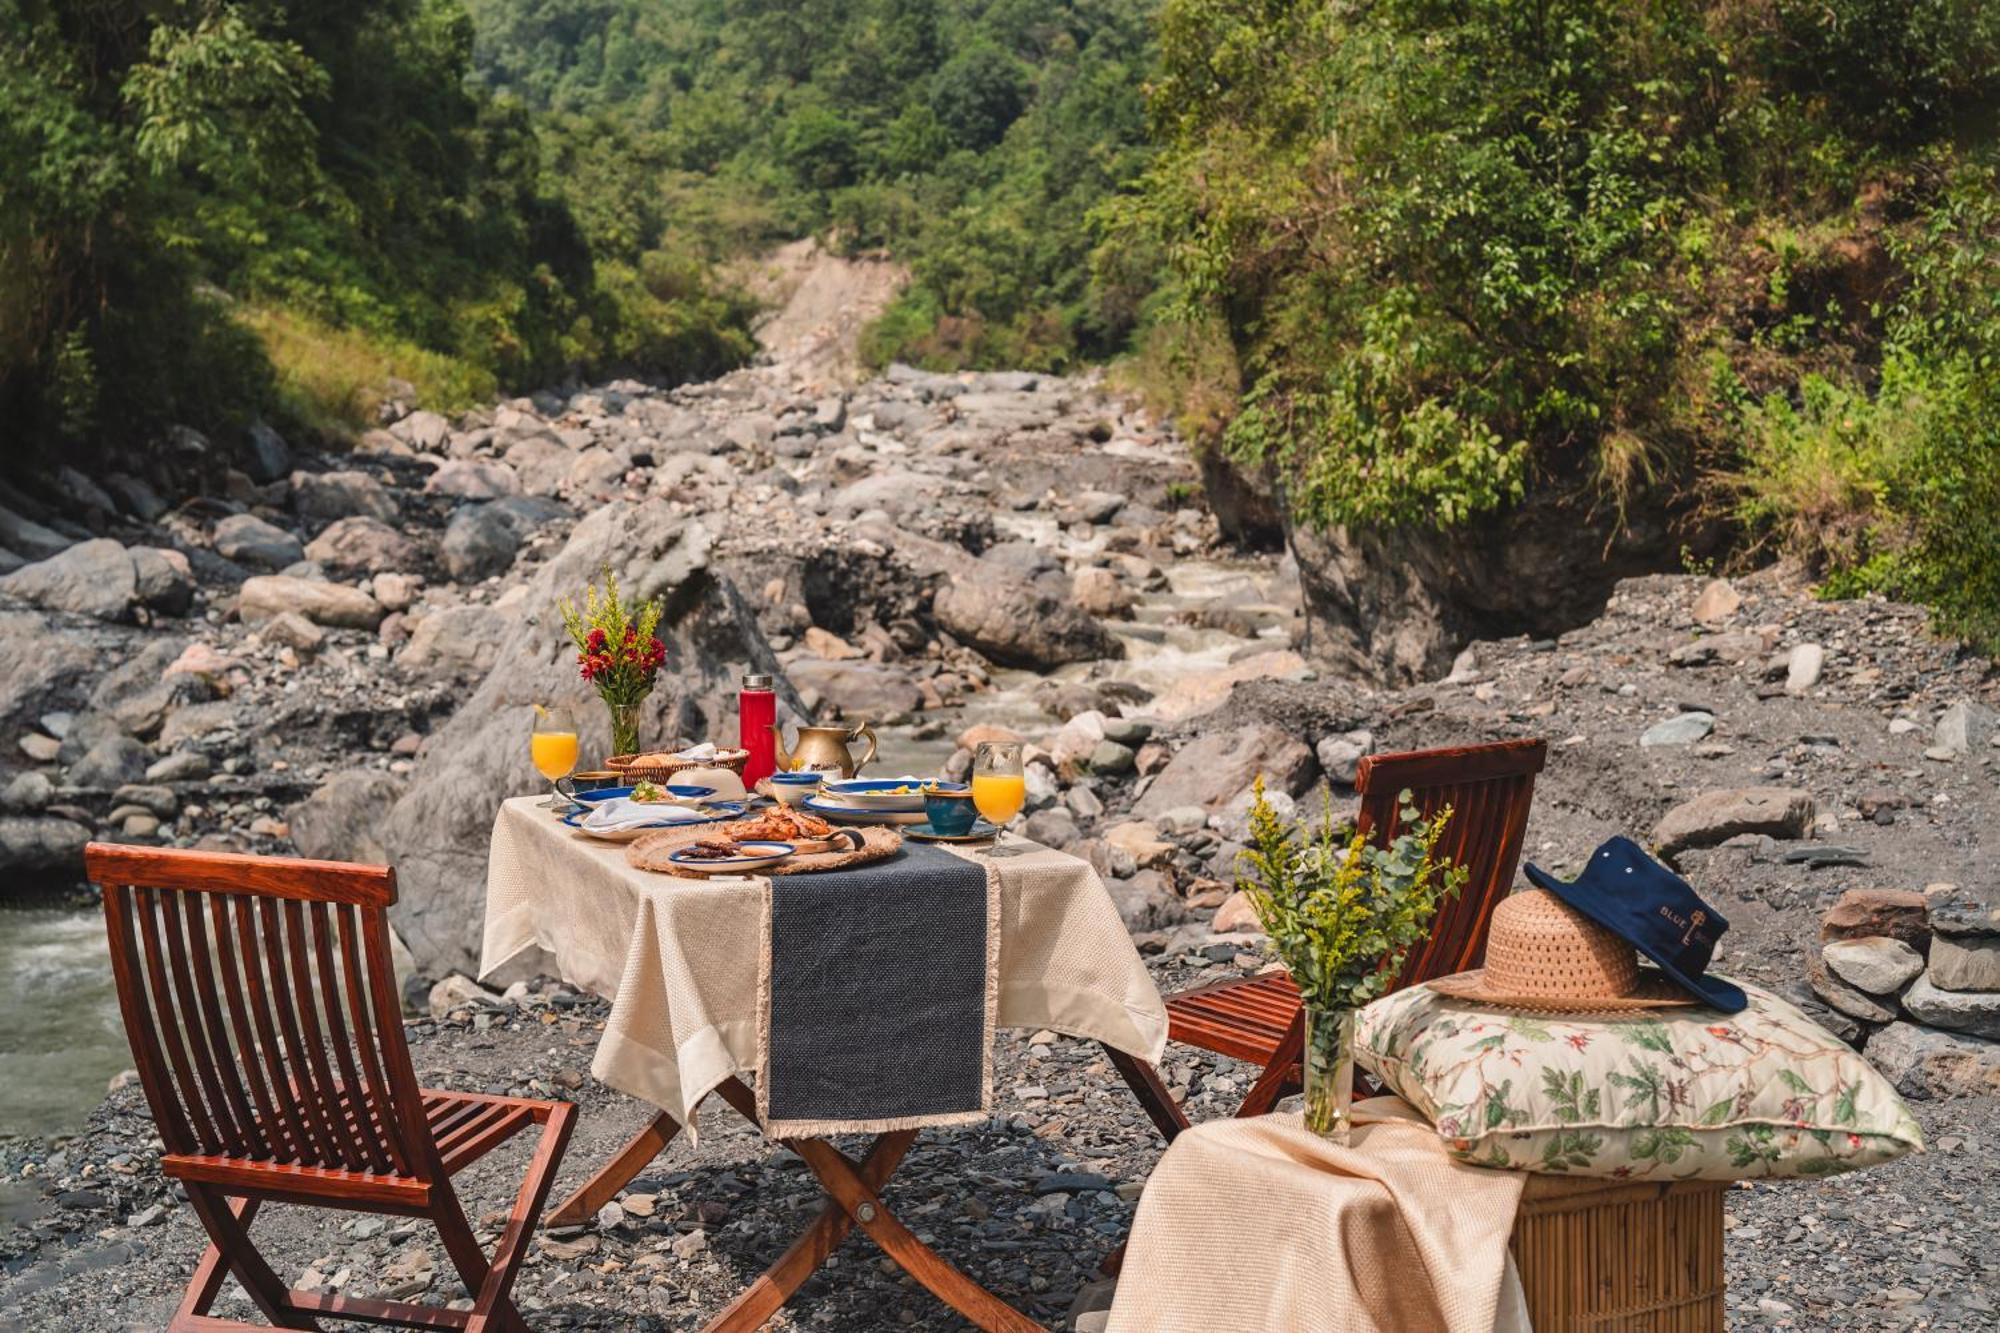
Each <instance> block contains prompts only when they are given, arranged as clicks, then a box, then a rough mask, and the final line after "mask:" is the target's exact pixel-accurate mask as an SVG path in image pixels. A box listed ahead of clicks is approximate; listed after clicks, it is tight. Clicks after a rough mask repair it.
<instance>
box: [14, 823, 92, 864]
mask: <svg viewBox="0 0 2000 1333" xmlns="http://www.w3.org/2000/svg"><path fill="white" fill-rule="evenodd" d="M89 841H90V830H89V829H87V828H85V827H84V826H83V825H81V824H78V823H75V822H73V821H71V820H67V819H58V818H56V817H54V816H52V815H38V816H28V815H4V816H0V868H4V869H7V870H11V871H26V872H47V871H56V870H69V871H73V872H75V873H78V874H81V873H82V870H83V845H84V844H85V843H87V842H89Z"/></svg>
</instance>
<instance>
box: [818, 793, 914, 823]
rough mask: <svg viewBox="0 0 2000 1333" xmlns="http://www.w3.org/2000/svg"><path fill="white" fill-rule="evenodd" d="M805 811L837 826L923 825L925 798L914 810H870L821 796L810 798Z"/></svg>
mask: <svg viewBox="0 0 2000 1333" xmlns="http://www.w3.org/2000/svg"><path fill="white" fill-rule="evenodd" d="M804 809H806V810H807V811H809V812H811V813H812V814H815V815H818V816H819V817H820V818H821V819H826V820H831V821H832V822H833V823H836V824H921V823H924V822H925V816H924V805H923V797H922V796H919V797H918V798H917V808H916V809H914V810H869V809H866V808H864V807H862V806H858V805H848V804H847V803H846V802H844V801H829V800H827V799H825V798H824V797H820V796H808V797H807V798H806V802H805V806H804Z"/></svg>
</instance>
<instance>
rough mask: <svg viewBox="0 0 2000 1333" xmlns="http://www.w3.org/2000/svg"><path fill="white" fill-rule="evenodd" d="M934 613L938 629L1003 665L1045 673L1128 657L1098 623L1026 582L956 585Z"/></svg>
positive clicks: (963, 582) (939, 597)
mask: <svg viewBox="0 0 2000 1333" xmlns="http://www.w3.org/2000/svg"><path fill="white" fill-rule="evenodd" d="M933 610H934V612H935V614H936V616H937V620H938V624H940V625H941V626H943V627H944V628H945V629H946V630H947V631H949V632H950V633H951V634H952V635H953V636H955V637H956V638H958V639H959V640H961V641H962V642H964V643H966V644H968V645H970V646H971V647H973V648H976V649H978V650H979V651H980V652H981V653H984V654H985V655H986V656H987V657H988V658H990V659H991V660H992V661H994V662H997V663H999V664H1000V665H1002V666H1018V667H1033V668H1041V669H1044V670H1046V669H1047V668H1049V667H1056V666H1061V665H1063V664H1064V663H1066V662H1087V661H1091V660H1093V659H1096V658H1104V657H1123V656H1124V655H1125V645H1124V644H1123V643H1122V642H1120V641H1119V640H1118V639H1117V638H1116V637H1115V636H1113V635H1112V633H1111V632H1110V631H1109V630H1107V629H1105V628H1104V626H1103V625H1102V624H1100V623H1099V622H1098V621H1097V620H1095V619H1094V618H1092V617H1090V616H1087V615H1085V614H1084V613H1083V612H1081V611H1079V610H1077V609H1076V608H1075V607H1073V606H1071V605H1069V604H1068V603H1067V602H1064V601H1061V600H1059V599H1058V598H1056V597H1054V596H1051V595H1050V594H1049V593H1048V592H1047V591H1046V590H1045V589H1041V588H1037V587H1035V586H1032V585H1030V584H1026V583H1020V582H1012V581H1008V580H1004V579H998V578H991V579H988V578H970V579H960V580H956V581H954V582H952V583H950V584H948V585H947V586H946V587H944V588H943V589H941V590H940V591H939V592H938V594H937V599H936V601H935V602H934V603H933Z"/></svg>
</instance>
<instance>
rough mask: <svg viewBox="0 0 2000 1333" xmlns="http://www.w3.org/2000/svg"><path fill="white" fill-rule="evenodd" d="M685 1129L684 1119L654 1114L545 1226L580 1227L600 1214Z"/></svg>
mask: <svg viewBox="0 0 2000 1333" xmlns="http://www.w3.org/2000/svg"><path fill="white" fill-rule="evenodd" d="M680 1132H681V1123H680V1121H678V1120H676V1119H674V1118H673V1117H672V1116H670V1115H668V1114H667V1113H666V1112H665V1111H662V1112H660V1113H659V1114H658V1115H656V1116H654V1117H653V1119H652V1121H651V1122H650V1123H649V1124H647V1125H646V1127H645V1128H644V1129H641V1130H640V1131H639V1132H638V1133H637V1134H634V1135H633V1136H632V1141H631V1142H629V1143H627V1144H626V1145H625V1146H624V1147H623V1148H620V1149H619V1150H618V1155H617V1156H616V1157H613V1158H612V1159H611V1160H610V1161H608V1162H606V1163H605V1164H604V1166H603V1167H602V1168H601V1169H600V1170H599V1171H598V1173H597V1174H596V1175H594V1176H592V1177H591V1178H590V1179H589V1180H586V1181H584V1182H583V1185H582V1186H581V1187H580V1188H579V1189H578V1190H577V1191H576V1193H574V1194H572V1195H570V1196H569V1197H568V1198H567V1199H564V1200H563V1201H562V1203H561V1204H560V1205H558V1206H557V1208H556V1209H555V1211H554V1212H552V1213H550V1214H549V1215H548V1216H547V1217H545V1218H543V1219H542V1225H543V1226H549V1227H578V1226H582V1225H583V1224H584V1223H585V1222H588V1221H589V1220H590V1219H591V1218H593V1217H595V1216H597V1210H598V1209H600V1208H602V1207H603V1206H604V1205H605V1204H607V1203H609V1202H610V1201H611V1200H612V1199H613V1198H614V1197H616V1196H617V1194H618V1191H619V1190H622V1189H624V1188H625V1186H626V1185H628V1184H630V1183H631V1180H632V1177H634V1176H636V1175H638V1174H639V1173H640V1172H641V1171H643V1170H645V1169H646V1164H647V1163H648V1162H650V1161H652V1160H653V1159H654V1158H655V1157H658V1156H659V1155H660V1154H661V1153H662V1152H663V1151H665V1150H666V1146H667V1145H668V1144H669V1143H672V1142H673V1140H674V1135H676V1134H678V1133H680Z"/></svg>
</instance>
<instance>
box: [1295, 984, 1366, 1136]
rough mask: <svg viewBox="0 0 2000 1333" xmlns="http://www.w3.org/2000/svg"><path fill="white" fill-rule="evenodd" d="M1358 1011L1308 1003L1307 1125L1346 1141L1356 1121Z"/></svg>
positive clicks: (1306, 1049) (1319, 1132) (1305, 1070)
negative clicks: (1355, 1047)
mask: <svg viewBox="0 0 2000 1333" xmlns="http://www.w3.org/2000/svg"><path fill="white" fill-rule="evenodd" d="M1355 1016H1356V1011H1355V1010H1353V1009H1331V1008H1323V1007H1318V1006H1314V1005H1307V1006H1306V1048H1305V1051H1304V1059H1303V1061H1302V1062H1301V1063H1302V1064H1303V1065H1304V1080H1305V1123H1306V1128H1307V1129H1310V1130H1311V1131H1312V1132H1313V1133H1315V1134H1318V1135H1319V1136H1320V1137H1322V1138H1325V1139H1328V1140H1330V1141H1332V1142H1334V1143H1338V1144H1342V1145H1343V1146H1344V1145H1345V1144H1346V1143H1347V1137H1348V1132H1349V1130H1350V1129H1351V1128H1352V1127H1353V1122H1354V1025H1355Z"/></svg>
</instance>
